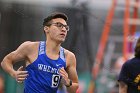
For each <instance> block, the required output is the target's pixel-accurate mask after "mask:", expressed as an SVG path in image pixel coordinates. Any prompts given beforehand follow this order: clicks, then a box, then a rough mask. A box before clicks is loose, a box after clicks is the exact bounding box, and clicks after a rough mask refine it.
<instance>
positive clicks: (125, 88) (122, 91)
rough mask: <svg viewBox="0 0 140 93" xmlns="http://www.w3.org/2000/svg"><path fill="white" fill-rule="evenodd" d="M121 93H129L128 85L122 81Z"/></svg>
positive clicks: (120, 85)
mask: <svg viewBox="0 0 140 93" xmlns="http://www.w3.org/2000/svg"><path fill="white" fill-rule="evenodd" d="M119 93H127V85H126V84H125V83H124V82H122V81H120V82H119Z"/></svg>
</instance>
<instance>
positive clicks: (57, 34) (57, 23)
mask: <svg viewBox="0 0 140 93" xmlns="http://www.w3.org/2000/svg"><path fill="white" fill-rule="evenodd" d="M68 30H69V27H68V26H67V23H66V21H65V20H64V19H62V18H56V19H53V20H52V22H51V25H50V26H49V28H48V35H47V36H48V37H50V38H51V39H53V40H56V41H58V42H63V41H65V38H66V35H67V31H68Z"/></svg>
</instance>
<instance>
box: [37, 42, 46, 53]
mask: <svg viewBox="0 0 140 93" xmlns="http://www.w3.org/2000/svg"><path fill="white" fill-rule="evenodd" d="M45 44H46V43H45V41H40V42H39V53H38V55H42V54H45Z"/></svg>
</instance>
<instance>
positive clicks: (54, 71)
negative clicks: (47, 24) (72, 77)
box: [24, 41, 66, 93]
mask: <svg viewBox="0 0 140 93" xmlns="http://www.w3.org/2000/svg"><path fill="white" fill-rule="evenodd" d="M38 50H39V52H38V58H37V59H36V60H35V61H34V62H33V63H32V64H30V65H28V66H27V67H26V70H27V71H28V74H29V75H28V76H27V78H26V79H25V82H24V85H25V86H24V93H56V92H57V89H58V86H59V83H60V80H61V76H60V75H59V69H60V68H61V67H64V69H66V60H65V55H64V48H62V47H61V48H60V53H59V58H58V59H57V60H52V59H50V58H49V57H48V56H47V55H46V43H45V41H41V42H40V44H39V49H38Z"/></svg>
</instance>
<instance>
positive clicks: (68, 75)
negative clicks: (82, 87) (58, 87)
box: [60, 52, 79, 93]
mask: <svg viewBox="0 0 140 93" xmlns="http://www.w3.org/2000/svg"><path fill="white" fill-rule="evenodd" d="M68 61H69V62H68ZM67 63H68V64H69V65H68V66H67V69H66V71H65V70H64V69H61V70H60V74H61V75H62V77H63V78H62V80H64V82H65V83H64V84H65V85H66V86H69V85H70V80H71V81H72V85H71V86H70V87H67V91H68V93H76V90H77V89H78V86H79V85H78V75H77V71H76V58H75V55H74V54H73V53H71V52H70V53H69V57H68V60H67Z"/></svg>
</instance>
